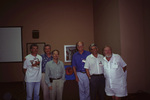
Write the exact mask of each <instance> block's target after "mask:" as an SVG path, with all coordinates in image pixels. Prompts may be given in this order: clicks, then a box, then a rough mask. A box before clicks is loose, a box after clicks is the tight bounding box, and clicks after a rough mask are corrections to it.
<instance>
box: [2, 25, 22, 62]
mask: <svg viewBox="0 0 150 100" xmlns="http://www.w3.org/2000/svg"><path fill="white" fill-rule="evenodd" d="M0 28H21V52H22V53H21V56H22V57H21V60H22V61H7V62H0V63H23V34H22V33H23V31H22V30H23V26H0Z"/></svg>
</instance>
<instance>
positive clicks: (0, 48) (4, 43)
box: [0, 27, 22, 62]
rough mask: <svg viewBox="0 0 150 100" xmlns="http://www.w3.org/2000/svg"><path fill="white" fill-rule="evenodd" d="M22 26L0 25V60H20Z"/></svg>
mask: <svg viewBox="0 0 150 100" xmlns="http://www.w3.org/2000/svg"><path fill="white" fill-rule="evenodd" d="M21 30H22V27H0V62H22V31H21Z"/></svg>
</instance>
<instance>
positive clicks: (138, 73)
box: [119, 0, 146, 92]
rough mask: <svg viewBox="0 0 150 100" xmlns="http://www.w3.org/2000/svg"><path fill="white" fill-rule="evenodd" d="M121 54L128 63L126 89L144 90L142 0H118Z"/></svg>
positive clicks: (144, 65) (132, 90)
mask: <svg viewBox="0 0 150 100" xmlns="http://www.w3.org/2000/svg"><path fill="white" fill-rule="evenodd" d="M119 8H120V9H119V10H120V34H121V54H122V56H123V58H124V60H125V61H126V62H127V64H128V79H127V81H128V90H129V91H130V92H136V91H138V90H145V89H146V87H145V83H146V79H145V77H146V64H145V53H144V51H145V49H144V46H145V45H144V31H143V28H144V24H143V2H142V0H136V2H135V0H133V1H131V0H130V2H129V1H126V0H121V1H119Z"/></svg>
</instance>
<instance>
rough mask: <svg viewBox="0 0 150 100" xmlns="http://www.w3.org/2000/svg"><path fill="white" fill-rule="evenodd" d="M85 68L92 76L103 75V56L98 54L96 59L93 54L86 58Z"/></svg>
mask: <svg viewBox="0 0 150 100" xmlns="http://www.w3.org/2000/svg"><path fill="white" fill-rule="evenodd" d="M84 68H85V69H89V72H90V75H93V74H103V72H104V69H103V56H102V55H100V54H98V55H97V58H96V57H95V56H93V54H90V55H89V56H87V58H86V62H85V65H84Z"/></svg>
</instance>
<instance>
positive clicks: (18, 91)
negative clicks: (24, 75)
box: [0, 81, 150, 100]
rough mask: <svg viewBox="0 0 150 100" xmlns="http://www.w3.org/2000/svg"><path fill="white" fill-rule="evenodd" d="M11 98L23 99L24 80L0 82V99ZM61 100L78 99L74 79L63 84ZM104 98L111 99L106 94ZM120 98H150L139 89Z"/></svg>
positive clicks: (143, 99) (146, 99)
mask: <svg viewBox="0 0 150 100" xmlns="http://www.w3.org/2000/svg"><path fill="white" fill-rule="evenodd" d="M9 97H11V98H12V99H11V100H25V99H26V91H25V83H24V82H13V83H0V100H4V99H3V98H9ZM40 100H43V96H42V91H40ZM63 100H79V93H78V84H77V82H75V81H66V82H65V84H64V92H63ZM106 100H111V98H110V97H107V96H106ZM122 100H150V94H147V93H144V92H142V91H139V92H137V93H133V94H130V93H129V95H128V97H125V98H122Z"/></svg>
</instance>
